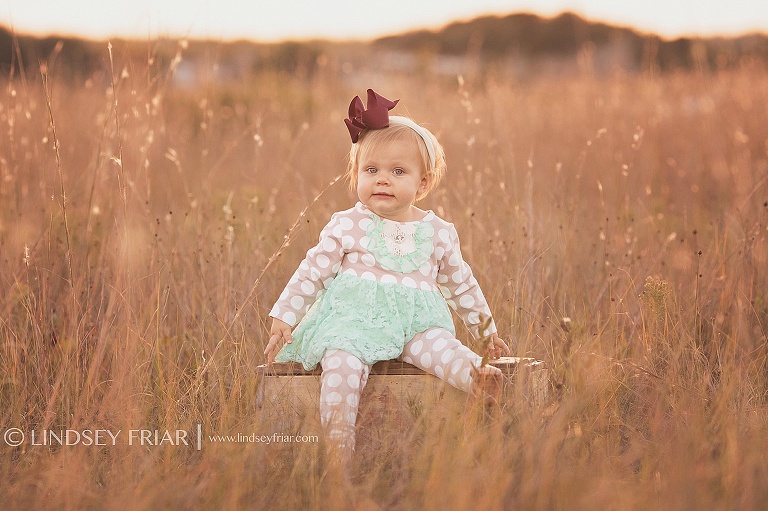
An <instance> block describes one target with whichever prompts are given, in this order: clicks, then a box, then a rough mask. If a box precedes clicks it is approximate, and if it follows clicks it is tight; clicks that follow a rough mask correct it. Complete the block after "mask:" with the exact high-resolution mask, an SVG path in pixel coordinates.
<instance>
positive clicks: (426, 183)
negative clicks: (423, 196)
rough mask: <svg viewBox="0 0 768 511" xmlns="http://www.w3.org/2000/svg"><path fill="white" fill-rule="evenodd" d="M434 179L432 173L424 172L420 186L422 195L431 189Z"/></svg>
mask: <svg viewBox="0 0 768 511" xmlns="http://www.w3.org/2000/svg"><path fill="white" fill-rule="evenodd" d="M432 179H433V177H432V174H431V173H428V172H423V173H422V174H421V183H420V184H419V191H420V192H421V193H424V192H425V191H427V190H428V189H429V187H430V185H431V184H432Z"/></svg>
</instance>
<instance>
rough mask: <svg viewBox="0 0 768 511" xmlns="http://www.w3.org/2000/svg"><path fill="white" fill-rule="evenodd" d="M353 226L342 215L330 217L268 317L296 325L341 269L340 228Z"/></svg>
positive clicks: (342, 253)
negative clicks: (346, 225)
mask: <svg viewBox="0 0 768 511" xmlns="http://www.w3.org/2000/svg"><path fill="white" fill-rule="evenodd" d="M345 223H351V221H350V220H349V219H348V218H345V217H344V216H342V215H341V214H340V213H336V214H334V215H333V216H332V217H331V220H330V222H328V224H327V225H326V226H325V227H324V228H323V230H322V231H321V232H320V240H319V242H318V243H317V245H315V246H314V247H312V248H311V249H309V250H308V251H307V255H306V257H305V258H304V260H303V261H301V264H299V267H298V269H297V270H296V271H295V272H294V274H293V276H292V277H291V279H290V280H289V281H288V285H287V286H286V287H285V289H284V290H283V292H282V293H281V294H280V298H278V300H277V302H276V303H275V305H274V306H273V307H272V310H271V311H270V312H269V315H270V316H271V317H273V318H277V319H279V320H281V321H284V322H285V323H288V324H289V325H291V326H295V325H296V324H297V323H298V322H299V321H301V319H302V318H303V317H304V315H305V314H306V313H307V311H308V310H309V308H310V307H311V306H312V304H313V303H314V302H315V300H316V299H317V296H318V294H319V293H320V291H322V290H324V289H326V288H327V287H328V285H329V284H330V283H331V281H332V280H333V279H334V278H335V277H336V274H337V273H338V271H339V268H340V267H341V260H342V258H343V256H344V248H343V247H342V241H341V231H342V229H341V228H340V226H344V224H345Z"/></svg>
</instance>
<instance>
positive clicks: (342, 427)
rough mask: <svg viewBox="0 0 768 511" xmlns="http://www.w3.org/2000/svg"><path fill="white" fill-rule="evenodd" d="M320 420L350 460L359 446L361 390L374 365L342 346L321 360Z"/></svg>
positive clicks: (330, 437) (327, 434)
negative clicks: (356, 422)
mask: <svg viewBox="0 0 768 511" xmlns="http://www.w3.org/2000/svg"><path fill="white" fill-rule="evenodd" d="M320 364H321V365H322V367H323V373H322V375H321V377H320V382H321V386H320V423H321V424H322V426H323V430H324V431H325V434H326V437H327V439H328V441H329V443H330V444H331V445H332V446H333V447H338V448H339V449H338V454H339V455H340V461H342V462H346V461H349V459H351V457H352V452H353V451H354V449H355V421H356V420H357V407H358V404H359V402H360V394H361V393H362V392H363V387H365V384H366V382H367V381H368V373H369V372H370V370H371V367H370V366H368V365H366V364H363V362H362V361H360V359H359V358H357V357H355V356H354V355H350V354H349V353H347V352H346V351H342V350H329V351H327V352H326V353H325V355H323V359H322V360H321V361H320Z"/></svg>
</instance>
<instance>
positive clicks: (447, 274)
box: [437, 224, 496, 338]
mask: <svg viewBox="0 0 768 511" xmlns="http://www.w3.org/2000/svg"><path fill="white" fill-rule="evenodd" d="M438 236H439V240H440V247H441V248H442V249H444V253H443V254H442V256H441V257H439V258H438V274H437V283H438V286H439V287H440V292H441V293H442V295H443V296H444V297H445V299H446V301H447V302H448V305H449V306H450V307H451V308H452V309H453V310H455V311H456V312H457V313H458V314H459V316H460V317H461V319H462V320H463V321H464V324H465V325H467V328H469V331H470V333H471V334H472V335H473V336H474V337H475V338H478V337H483V336H486V335H490V334H493V333H496V324H495V323H494V322H493V317H492V315H491V309H490V308H489V307H488V302H487V301H486V300H485V296H484V295H483V291H482V290H481V289H480V285H479V284H478V282H477V279H475V277H474V275H472V269H471V268H470V267H469V264H467V263H466V262H465V261H464V259H463V258H462V256H461V248H460V247H459V235H458V234H457V233H456V229H455V228H454V227H453V224H449V228H448V229H441V230H440V231H439V232H438Z"/></svg>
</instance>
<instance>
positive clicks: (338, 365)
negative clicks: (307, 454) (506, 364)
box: [320, 328, 482, 459]
mask: <svg viewBox="0 0 768 511" xmlns="http://www.w3.org/2000/svg"><path fill="white" fill-rule="evenodd" d="M401 358H402V360H403V361H404V362H407V363H409V364H413V365H415V366H416V367H418V368H420V369H422V370H424V371H426V372H428V373H430V374H433V375H435V376H437V377H438V378H441V379H443V380H445V381H446V382H448V383H449V384H450V385H452V386H454V387H456V388H458V389H460V390H463V391H464V392H471V390H472V376H473V371H474V369H475V368H477V367H479V366H480V363H481V360H482V357H480V355H478V354H477V353H475V352H474V351H472V350H470V349H469V348H468V347H466V346H464V345H463V344H462V343H461V341H459V340H458V339H456V338H455V337H454V336H453V335H452V334H451V333H450V332H448V331H447V330H444V329H442V328H432V329H429V330H426V331H424V332H421V333H419V334H417V335H416V336H415V337H414V338H413V339H411V340H410V341H409V342H408V344H406V345H405V348H404V349H403V354H402V356H401ZM320 364H321V365H322V368H323V372H322V375H321V377H320V383H321V385H320V422H321V424H322V427H323V430H324V431H325V434H326V437H327V438H328V440H329V442H330V443H331V444H332V445H333V446H335V447H339V448H340V449H339V450H340V452H341V454H342V457H343V458H345V459H348V458H349V457H351V455H352V451H353V450H354V448H355V421H356V420H357V409H358V405H359V403H360V395H361V394H362V392H363V388H364V387H365V384H366V383H367V381H368V375H369V374H370V370H371V366H369V365H367V364H364V363H363V362H362V361H361V360H360V359H359V358H357V357H356V356H354V355H351V354H349V353H347V352H346V351H342V350H328V351H327V352H326V353H325V355H324V356H323V358H322V360H321V361H320Z"/></svg>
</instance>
